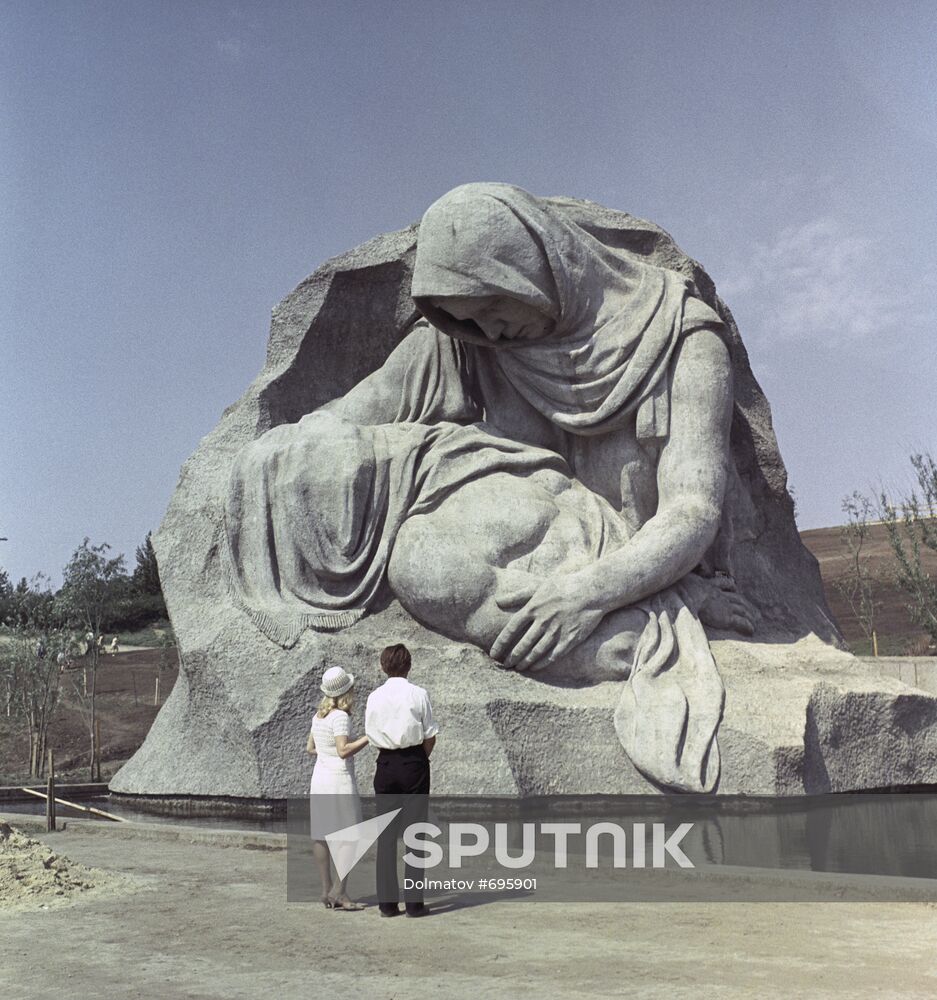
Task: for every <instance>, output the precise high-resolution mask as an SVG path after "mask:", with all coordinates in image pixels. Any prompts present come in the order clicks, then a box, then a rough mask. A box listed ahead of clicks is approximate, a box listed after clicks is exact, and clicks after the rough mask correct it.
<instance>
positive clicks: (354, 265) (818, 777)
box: [110, 184, 937, 800]
mask: <svg viewBox="0 0 937 1000" xmlns="http://www.w3.org/2000/svg"><path fill="white" fill-rule="evenodd" d="M776 322H777V324H778V326H779V327H780V326H781V325H782V324H784V323H785V322H786V320H785V318H784V317H782V316H778V317H777V320H776ZM804 363H805V364H808V363H809V351H807V350H805V352H804ZM786 484H787V474H786V471H785V468H784V463H783V461H782V459H781V455H780V452H779V450H778V446H777V441H776V439H775V436H774V431H773V429H772V425H771V413H770V408H769V406H768V401H767V400H766V399H765V396H764V393H763V392H762V391H761V388H760V387H759V385H758V383H757V381H756V380H755V377H754V375H753V374H752V370H751V367H750V365H749V363H748V355H747V352H746V349H745V346H744V344H743V342H742V338H741V335H740V333H739V331H738V328H737V327H736V324H735V321H734V319H733V318H732V314H731V312H730V311H729V309H728V308H727V306H726V305H725V303H723V302H722V300H721V299H720V298H719V296H718V295H717V294H716V290H715V287H714V285H713V283H712V281H711V279H710V278H709V277H708V276H707V275H706V273H705V271H704V270H703V268H702V267H701V266H700V265H699V264H697V263H696V262H695V261H693V260H691V259H690V258H689V257H687V255H686V254H684V253H683V252H682V251H681V250H680V249H679V247H678V246H677V245H676V244H675V243H674V241H673V240H672V239H671V238H670V237H669V236H668V235H667V233H665V232H664V231H663V230H661V229H660V228H659V227H657V226H655V225H654V224H653V223H650V222H645V221H643V220H641V219H637V218H635V217H633V216H631V215H628V214H627V213H624V212H619V211H614V210H612V209H608V208H605V207H603V206H601V205H597V204H595V203H593V202H587V201H580V200H577V199H572V198H538V197H533V196H531V195H529V194H527V193H526V192H524V191H521V190H519V189H518V188H515V187H510V186H508V185H503V184H471V185H467V186H465V187H460V188H457V189H456V190H454V191H452V192H450V193H449V194H448V195H446V196H445V197H443V198H441V199H440V200H439V201H438V202H436V204H434V205H433V206H432V207H431V208H430V209H429V211H428V212H427V213H426V215H425V217H424V218H423V220H422V222H421V224H420V225H419V227H417V226H415V225H414V226H410V227H407V228H406V229H402V230H399V231H397V232H393V233H384V234H381V235H379V236H376V237H374V238H373V239H372V240H369V241H368V242H367V243H365V244H363V245H361V246H358V247H355V248H354V249H352V250H349V251H348V252H347V253H344V254H342V255H340V256H339V257H336V258H334V259H333V260H330V261H327V262H326V263H324V264H323V265H322V266H321V267H319V268H318V269H317V270H316V271H315V272H314V273H313V274H312V275H310V276H309V277H308V278H307V279H306V280H304V281H303V282H301V283H300V285H299V286H298V287H297V288H296V289H295V290H294V291H293V292H292V293H290V294H289V295H288V296H286V298H284V299H283V301H282V302H281V303H280V304H279V305H278V306H277V307H276V308H275V309H274V311H273V317H272V323H271V328H270V338H269V342H268V348H267V357H266V362H265V364H264V367H263V370H262V371H261V372H260V373H259V374H258V376H257V378H256V379H255V380H254V381H253V382H252V383H251V385H250V386H249V387H248V388H247V389H246V390H245V392H244V394H243V395H242V397H241V398H240V399H239V400H238V401H237V402H236V403H234V404H233V405H232V406H230V407H228V409H227V410H226V411H225V413H224V414H223V416H222V417H221V419H220V421H219V422H218V424H217V426H216V427H215V428H214V429H213V430H212V431H211V433H210V434H208V435H207V436H206V437H205V438H204V439H203V440H202V441H201V442H200V444H199V446H198V448H197V449H196V450H195V452H194V453H193V455H192V456H191V457H190V458H189V460H188V461H187V462H186V464H185V466H184V468H183V470H182V474H181V476H180V478H179V483H178V486H177V487H176V490H175V492H174V494H173V498H172V501H171V503H170V505H169V509H168V510H167V512H166V516H165V518H164V519H163V522H162V525H161V526H160V529H159V532H158V533H157V535H156V536H155V538H154V545H155V548H156V553H157V558H158V559H159V568H160V579H161V583H162V586H163V592H164V594H165V597H166V603H167V606H168V608H169V613H170V616H171V618H172V624H173V629H174V631H175V634H176V637H177V639H178V643H179V651H180V671H179V677H178V680H177V682H176V684H175V686H174V687H173V689H172V693H171V695H170V696H169V698H168V699H167V701H166V703H165V704H164V705H163V707H162V709H161V710H160V713H159V715H158V717H157V719H156V721H155V722H154V724H153V726H152V728H151V729H150V732H149V734H148V735H147V738H146V741H145V743H144V744H143V746H142V747H141V748H140V749H139V750H138V751H137V753H136V754H135V755H134V756H133V758H132V759H131V760H130V761H128V762H127V764H125V765H124V767H122V768H121V770H120V771H119V772H118V774H117V775H115V777H114V778H113V779H112V780H111V782H110V787H111V790H112V792H114V793H115V794H129V795H144V796H157V797H167V796H168V797H171V798H177V797H180V796H208V797H214V796H225V797H232V798H236V799H239V800H244V799H254V800H258V799H263V800H268V799H275V798H280V799H282V798H285V797H288V796H292V795H296V794H298V793H301V792H302V791H303V790H304V789H305V788H307V787H308V781H309V777H308V762H307V760H306V755H305V754H304V753H303V752H302V747H303V746H304V744H305V741H306V733H307V732H308V720H309V717H310V715H311V712H312V710H313V706H314V705H315V704H316V703H317V702H318V700H319V694H318V692H319V685H320V683H321V679H322V675H323V673H324V671H325V670H326V669H328V668H329V667H331V666H334V665H335V664H344V665H346V666H348V665H352V664H356V665H358V667H359V668H360V669H358V670H356V672H357V674H358V678H359V680H358V684H359V687H360V688H361V690H362V696H364V695H365V694H366V693H367V691H368V689H369V687H371V686H373V685H374V684H376V683H378V680H379V678H378V676H377V670H376V667H375V668H374V670H373V672H372V671H369V669H368V663H369V662H370V663H373V662H374V656H375V651H376V650H379V649H381V648H383V647H384V646H386V645H388V644H389V643H391V642H396V641H402V642H405V643H406V644H407V646H408V647H409V648H410V649H411V650H413V652H414V663H415V670H416V671H418V673H419V678H418V679H419V683H421V684H426V685H427V686H429V687H431V689H432V693H433V703H434V708H435V710H436V714H437V718H438V719H439V721H440V724H441V726H442V728H443V733H444V736H443V739H442V740H441V744H442V745H441V748H440V750H439V751H438V752H437V753H436V754H435V755H434V758H433V762H434V783H435V786H436V790H437V792H438V793H439V794H442V795H455V796H459V795H485V796H488V795H499V796H501V795H503V796H530V795H538V796H539V795H554V794H560V795H562V794H570V793H574V794H598V795H617V794H622V795H632V794H648V793H659V792H660V791H661V790H665V789H676V790H680V791H690V792H694V791H696V792H699V791H710V790H713V791H715V792H716V793H718V794H720V795H737V794H741V795H804V794H813V793H826V792H831V791H848V790H855V789H863V788H864V789H869V788H883V787H886V786H892V785H911V784H921V783H929V784H933V783H937V697H934V696H933V695H929V694H928V693H926V692H925V691H921V690H917V689H915V688H914V687H911V686H909V685H907V684H903V683H902V682H901V681H899V680H897V679H896V678H893V677H888V676H884V675H883V672H882V670H877V669H875V668H874V667H873V666H872V665H870V664H869V663H863V662H861V661H859V660H857V659H856V658H855V657H853V656H850V655H849V654H848V653H846V652H844V651H842V649H840V648H838V632H837V629H836V626H835V624H834V623H833V622H832V621H831V619H830V616H829V611H828V609H827V606H826V601H825V598H824V595H823V588H822V584H821V581H820V575H819V572H818V567H817V563H816V560H815V559H814V558H813V557H812V556H811V555H810V554H809V553H808V552H807V551H806V549H805V548H804V546H803V544H802V542H801V540H800V537H799V535H798V532H797V526H796V524H795V522H794V516H793V506H792V503H791V499H790V496H789V495H788V492H787V488H786ZM499 667H500V668H503V669H499ZM902 669H903V668H902ZM372 673H373V675H372ZM437 761H438V763H437ZM369 767H373V762H372V761H370V760H369V759H367V758H366V759H363V760H361V768H362V769H363V770H365V771H367V769H368V768H369ZM359 780H360V781H361V782H362V784H365V785H367V784H369V781H368V776H367V775H366V774H359Z"/></svg>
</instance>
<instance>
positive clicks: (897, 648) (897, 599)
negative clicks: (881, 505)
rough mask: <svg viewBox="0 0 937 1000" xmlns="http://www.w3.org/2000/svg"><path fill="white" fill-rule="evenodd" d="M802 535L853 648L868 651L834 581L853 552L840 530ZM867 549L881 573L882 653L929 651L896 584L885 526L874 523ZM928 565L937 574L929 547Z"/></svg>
mask: <svg viewBox="0 0 937 1000" xmlns="http://www.w3.org/2000/svg"><path fill="white" fill-rule="evenodd" d="M800 537H801V538H802V539H803V542H804V545H806V546H807V548H808V549H809V550H810V551H811V552H812V553H813V554H814V555H815V556H816V558H817V561H818V562H819V564H820V575H821V576H822V577H823V586H824V589H825V590H826V597H827V601H828V602H829V605H830V608H831V609H832V611H833V615H834V617H835V618H836V621H837V622H838V624H839V627H840V628H841V629H842V632H843V635H844V636H845V638H846V641H847V642H848V643H849V645H850V648H851V649H852V650H853V652H856V653H868V652H869V642H868V641H867V640H866V638H865V636H864V635H863V633H862V629H861V628H860V627H859V623H858V622H857V621H856V618H855V616H854V615H853V614H852V612H851V611H850V609H849V606H848V604H847V603H846V601H845V600H844V599H843V597H842V596H841V594H840V593H839V591H838V590H837V589H836V587H835V586H834V581H835V580H837V579H839V578H841V577H842V576H843V575H844V574H845V573H846V572H847V571H848V567H849V553H848V551H847V549H846V547H845V545H844V544H843V542H842V540H841V538H840V529H839V528H838V527H836V528H814V529H812V530H810V531H802V532H801V533H800ZM863 552H864V553H865V552H867V553H868V555H869V557H870V559H871V562H872V566H873V568H874V569H875V571H876V572H877V573H878V575H879V584H878V587H877V590H876V596H877V599H878V600H880V601H881V607H880V608H879V610H878V625H877V628H876V631H877V633H878V643H879V652H880V653H882V654H885V653H890V654H905V653H908V652H914V653H925V652H928V650H927V638H926V636H925V634H924V633H923V632H922V631H921V629H920V628H918V627H917V626H916V625H913V624H912V622H911V619H910V617H909V615H908V611H907V603H908V601H907V597H906V596H905V594H904V592H903V591H902V590H900V589H899V588H898V586H897V585H896V584H895V556H894V553H893V552H892V549H891V546H890V545H889V543H888V535H887V533H886V531H885V526H884V525H882V524H875V525H872V531H871V538H870V539H869V540H868V541H867V543H866V548H865V549H863ZM924 565H925V566H926V567H927V569H928V571H929V572H930V573H931V574H932V575H934V576H937V553H934V552H930V551H928V550H925V557H924Z"/></svg>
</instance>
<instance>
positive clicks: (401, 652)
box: [381, 642, 410, 677]
mask: <svg viewBox="0 0 937 1000" xmlns="http://www.w3.org/2000/svg"><path fill="white" fill-rule="evenodd" d="M381 670H383V671H384V673H385V674H387V676H388V677H406V676H407V674H408V673H410V650H409V649H407V647H406V646H405V645H404V644H403V643H402V642H398V643H395V644H394V645H393V646H387V647H386V648H385V649H384V651H383V652H382V653H381Z"/></svg>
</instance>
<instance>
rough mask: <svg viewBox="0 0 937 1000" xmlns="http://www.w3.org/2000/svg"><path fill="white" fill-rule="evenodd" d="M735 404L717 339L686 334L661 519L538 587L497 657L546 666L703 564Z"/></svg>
mask: <svg viewBox="0 0 937 1000" xmlns="http://www.w3.org/2000/svg"><path fill="white" fill-rule="evenodd" d="M732 400H733V396H732V366H731V361H730V359H729V352H728V349H727V348H726V346H725V344H724V343H723V341H722V339H721V338H720V337H719V336H718V335H717V334H716V333H714V332H713V331H712V330H708V329H703V330H699V331H697V332H695V333H693V334H691V335H690V336H688V337H686V338H685V339H684V340H683V341H682V342H681V344H680V347H679V349H678V353H677V355H676V361H675V364H674V370H673V382H672V386H671V397H670V433H669V436H668V438H667V441H666V443H665V444H664V446H663V448H662V449H661V454H660V459H659V462H658V468H657V490H658V506H657V512H656V513H655V514H654V516H653V517H651V518H650V519H649V520H648V521H647V522H645V524H644V525H642V527H641V528H640V530H639V531H637V532H636V533H635V534H634V536H633V537H632V538H631V539H629V541H628V542H627V543H626V544H625V545H624V546H622V547H621V548H620V549H617V550H616V551H615V552H611V553H609V554H608V555H606V556H603V557H602V558H601V559H599V560H598V561H597V562H595V563H594V564H592V565H591V566H588V567H586V568H585V569H583V570H579V571H577V572H576V573H572V574H570V575H568V576H566V577H562V578H559V579H556V580H550V581H548V582H546V583H544V584H542V585H541V586H540V587H538V588H537V590H536V591H535V592H534V593H533V594H532V595H530V596H529V598H528V599H527V601H526V603H525V604H524V606H523V607H521V608H520V609H519V610H518V611H517V612H516V613H515V614H514V615H513V616H512V617H511V619H510V621H509V622H508V623H507V625H506V626H505V627H504V629H503V630H502V632H501V634H500V635H499V636H498V638H497V639H496V640H495V643H494V645H493V646H492V648H491V655H492V657H493V658H494V659H496V660H501V661H502V662H504V663H505V665H506V666H510V667H515V668H517V669H518V670H525V669H527V668H529V667H533V666H546V664H547V663H549V662H551V661H553V660H555V659H558V658H559V657H561V656H563V655H564V654H565V653H566V652H568V651H569V650H570V649H573V648H574V647H575V646H577V645H578V644H579V643H580V642H582V641H583V640H584V639H585V638H587V637H588V636H589V635H590V634H591V633H592V632H593V631H594V629H595V628H596V627H597V626H598V624H599V622H601V620H602V619H603V618H604V617H605V615H607V614H608V613H609V612H610V611H613V610H615V609H616V608H621V607H626V606H628V605H631V604H634V603H636V602H637V601H640V600H641V599H642V598H644V597H647V596H648V595H650V594H654V593H656V592H657V591H659V590H662V589H663V588H664V587H668V586H670V584H672V583H675V582H676V581H677V580H679V579H681V578H682V577H683V576H685V575H686V574H687V573H689V572H690V570H692V569H693V568H694V567H695V566H696V565H697V564H698V563H699V561H700V560H701V559H702V557H703V555H704V554H705V552H706V550H707V549H708V548H709V546H710V545H711V544H712V541H713V539H714V538H715V536H716V532H717V531H718V529H719V521H720V517H721V513H722V501H723V496H724V493H725V484H726V471H727V464H728V458H729V429H730V426H731V420H732Z"/></svg>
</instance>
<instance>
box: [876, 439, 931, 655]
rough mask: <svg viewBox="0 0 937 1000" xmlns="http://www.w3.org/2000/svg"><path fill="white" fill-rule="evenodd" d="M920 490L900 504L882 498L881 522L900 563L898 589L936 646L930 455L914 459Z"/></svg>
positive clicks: (903, 499)
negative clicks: (929, 561) (928, 558)
mask: <svg viewBox="0 0 937 1000" xmlns="http://www.w3.org/2000/svg"><path fill="white" fill-rule="evenodd" d="M911 464H912V465H913V466H914V472H915V476H916V478H917V488H916V489H912V490H911V493H910V494H909V495H907V496H906V497H903V498H902V499H901V501H900V502H899V503H898V504H895V503H892V502H890V501H889V500H888V498H887V497H886V496H885V495H884V494H882V496H881V501H880V502H881V508H882V520H883V521H884V522H885V528H886V530H887V531H888V540H889V541H890V542H891V547H892V549H893V551H894V553H895V557H896V559H897V561H898V568H897V571H896V574H895V577H896V579H897V582H898V585H899V586H900V587H901V588H902V589H903V590H904V592H905V593H906V594H907V595H908V597H909V598H910V602H909V604H908V611H909V613H910V615H911V619H912V621H914V622H915V624H917V625H920V626H921V628H923V629H924V631H925V632H926V633H927V634H928V635H929V636H930V638H931V641H932V642H935V643H937V581H935V579H934V578H933V577H932V576H931V575H930V573H929V572H928V570H927V568H926V567H925V565H924V560H925V553H926V552H927V551H930V552H933V553H935V554H937V464H935V461H934V457H933V455H931V454H930V452H925V453H923V454H917V455H912V456H911Z"/></svg>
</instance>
